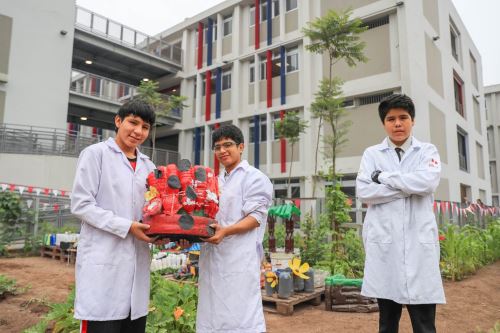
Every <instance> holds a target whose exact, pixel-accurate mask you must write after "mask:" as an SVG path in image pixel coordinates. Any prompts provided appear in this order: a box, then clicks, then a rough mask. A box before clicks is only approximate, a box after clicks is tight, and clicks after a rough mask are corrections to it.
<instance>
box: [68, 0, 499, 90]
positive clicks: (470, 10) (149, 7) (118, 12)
mask: <svg viewBox="0 0 500 333" xmlns="http://www.w3.org/2000/svg"><path fill="white" fill-rule="evenodd" d="M436 1H439V0H436ZM452 1H453V3H454V4H455V7H456V8H457V11H458V13H459V14H460V17H461V18H462V21H463V22H464V24H465V26H466V27H467V30H468V31H469V34H470V35H471V37H472V39H473V41H474V43H475V44H476V47H477V48H478V49H479V52H480V53H481V58H482V61H483V81H484V84H485V85H492V84H500V40H499V39H498V33H499V32H500V19H499V18H498V15H499V13H500V0H452ZM221 2H223V0H144V1H136V0H77V4H78V5H80V6H82V7H84V8H87V9H90V10H92V11H94V12H96V13H98V14H101V15H104V16H106V17H108V18H110V19H113V20H115V21H118V22H120V23H123V24H125V25H127V26H129V27H131V28H134V29H137V30H139V31H142V32H145V33H147V34H150V35H154V34H157V33H159V32H161V31H163V30H165V29H167V28H169V27H171V26H173V25H175V24H177V23H180V22H182V21H183V20H184V19H185V18H187V17H192V16H194V15H196V14H198V13H200V12H202V11H204V10H206V9H208V8H210V7H212V6H214V5H216V4H218V3H221Z"/></svg>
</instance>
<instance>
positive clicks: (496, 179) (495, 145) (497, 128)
mask: <svg viewBox="0 0 500 333" xmlns="http://www.w3.org/2000/svg"><path fill="white" fill-rule="evenodd" d="M484 96H485V100H486V101H485V102H486V103H485V104H486V133H487V138H488V153H489V156H490V177H491V202H492V205H493V206H497V207H498V206H500V199H499V198H500V190H499V189H498V185H499V184H500V159H499V158H500V85H498V84H497V85H493V86H488V87H485V88H484Z"/></svg>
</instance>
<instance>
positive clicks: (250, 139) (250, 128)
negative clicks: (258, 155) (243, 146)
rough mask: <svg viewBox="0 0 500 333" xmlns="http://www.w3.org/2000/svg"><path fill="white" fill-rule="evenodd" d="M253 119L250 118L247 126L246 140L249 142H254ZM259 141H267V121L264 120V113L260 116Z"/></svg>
mask: <svg viewBox="0 0 500 333" xmlns="http://www.w3.org/2000/svg"><path fill="white" fill-rule="evenodd" d="M254 128H255V125H254V121H253V118H251V119H250V124H249V126H248V132H249V133H248V142H249V143H254V142H255V137H254ZM259 131H260V133H259V136H260V142H266V141H267V121H266V115H262V116H261V117H260V130H259Z"/></svg>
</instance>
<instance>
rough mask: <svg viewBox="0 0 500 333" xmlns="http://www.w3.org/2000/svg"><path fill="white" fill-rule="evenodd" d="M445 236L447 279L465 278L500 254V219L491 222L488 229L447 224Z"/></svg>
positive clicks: (443, 258)
mask: <svg viewBox="0 0 500 333" xmlns="http://www.w3.org/2000/svg"><path fill="white" fill-rule="evenodd" d="M441 238H442V240H441V241H440V246H441V263H440V266H441V273H442V275H443V276H444V277H445V278H447V279H450V280H453V281H455V280H462V279H463V278H465V277H466V276H467V275H470V274H473V273H474V272H475V271H476V270H478V269H479V268H480V267H482V266H484V265H487V264H489V263H491V262H494V261H496V260H498V259H499V258H500V220H496V221H491V222H489V223H488V225H487V227H486V228H485V229H480V228H478V227H476V226H472V225H465V226H464V227H462V228H459V227H457V226H455V225H450V224H446V225H445V226H444V227H443V228H442V229H441Z"/></svg>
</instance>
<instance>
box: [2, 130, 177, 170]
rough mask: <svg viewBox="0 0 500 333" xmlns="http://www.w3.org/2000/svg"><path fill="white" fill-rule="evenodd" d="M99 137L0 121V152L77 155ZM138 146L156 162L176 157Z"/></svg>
mask: <svg viewBox="0 0 500 333" xmlns="http://www.w3.org/2000/svg"><path fill="white" fill-rule="evenodd" d="M102 139H103V138H102V137H101V136H100V135H96V136H85V135H81V134H80V133H79V132H76V131H70V130H64V129H58V128H49V127H35V126H26V125H12V124H0V153H12V154H34V155H57V156H70V157H78V156H79V155H80V152H81V151H82V150H83V149H85V148H86V147H88V146H90V145H91V144H94V143H97V142H100V141H101V140H102ZM140 150H141V152H143V153H144V154H146V155H148V156H149V157H150V158H152V160H153V162H154V163H155V164H156V165H167V164H170V163H177V162H178V160H179V159H180V154H179V153H178V152H175V151H170V150H165V149H158V148H156V149H155V156H154V157H153V149H152V148H150V147H141V148H140Z"/></svg>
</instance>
